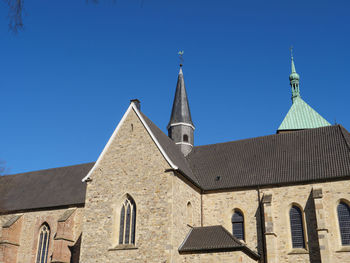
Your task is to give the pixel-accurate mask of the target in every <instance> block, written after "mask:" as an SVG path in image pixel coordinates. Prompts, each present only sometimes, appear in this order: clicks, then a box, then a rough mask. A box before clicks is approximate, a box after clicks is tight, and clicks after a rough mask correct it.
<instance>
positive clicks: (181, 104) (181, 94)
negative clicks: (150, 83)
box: [167, 64, 194, 156]
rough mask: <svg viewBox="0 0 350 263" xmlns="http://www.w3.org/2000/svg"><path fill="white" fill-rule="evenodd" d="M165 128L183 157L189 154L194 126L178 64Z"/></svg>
mask: <svg viewBox="0 0 350 263" xmlns="http://www.w3.org/2000/svg"><path fill="white" fill-rule="evenodd" d="M167 128H168V134H169V137H170V138H171V139H172V140H173V141H174V142H175V143H176V144H177V145H178V146H179V147H180V149H181V151H182V152H183V154H184V155H185V156H186V155H187V154H189V153H190V152H191V150H192V148H193V141H194V140H193V132H194V125H193V123H192V118H191V112H190V107H189V104H188V99H187V93H186V88H185V80H184V75H183V73H182V64H180V71H179V76H178V78H177V84H176V91H175V97H174V102H173V108H172V111H171V117H170V121H169V124H168V127H167Z"/></svg>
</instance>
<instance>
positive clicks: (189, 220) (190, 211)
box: [187, 202, 193, 226]
mask: <svg viewBox="0 0 350 263" xmlns="http://www.w3.org/2000/svg"><path fill="white" fill-rule="evenodd" d="M187 224H188V225H190V226H192V225H193V209H192V204H191V202H188V203H187Z"/></svg>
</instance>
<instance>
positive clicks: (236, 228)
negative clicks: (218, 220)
mask: <svg viewBox="0 0 350 263" xmlns="http://www.w3.org/2000/svg"><path fill="white" fill-rule="evenodd" d="M231 221H232V234H233V236H235V237H236V238H238V239H240V240H244V216H243V214H242V213H241V212H240V211H238V210H235V212H234V214H233V215H232V218H231Z"/></svg>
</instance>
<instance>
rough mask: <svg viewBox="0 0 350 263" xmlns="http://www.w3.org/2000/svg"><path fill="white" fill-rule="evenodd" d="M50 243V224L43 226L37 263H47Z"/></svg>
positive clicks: (40, 233)
mask: <svg viewBox="0 0 350 263" xmlns="http://www.w3.org/2000/svg"><path fill="white" fill-rule="evenodd" d="M49 243H50V227H49V225H48V224H46V223H45V224H43V225H42V226H41V228H40V232H39V240H38V253H37V257H36V263H47V262H48V261H47V255H48V250H49Z"/></svg>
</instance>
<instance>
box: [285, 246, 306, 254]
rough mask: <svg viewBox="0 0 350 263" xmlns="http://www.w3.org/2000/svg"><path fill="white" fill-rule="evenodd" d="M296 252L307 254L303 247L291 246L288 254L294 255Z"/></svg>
mask: <svg viewBox="0 0 350 263" xmlns="http://www.w3.org/2000/svg"><path fill="white" fill-rule="evenodd" d="M296 254H309V251H307V250H306V249H305V248H293V249H292V250H291V251H290V252H289V253H288V255H296Z"/></svg>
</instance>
